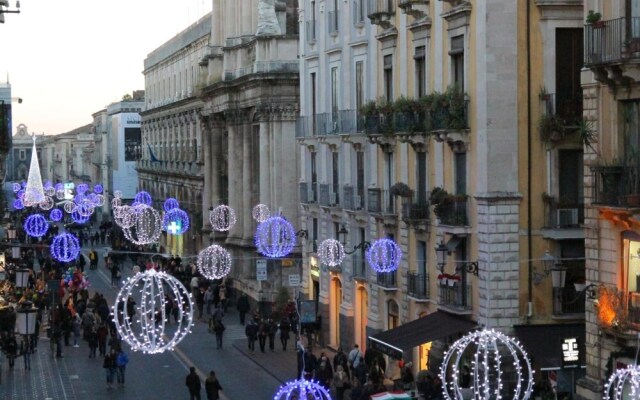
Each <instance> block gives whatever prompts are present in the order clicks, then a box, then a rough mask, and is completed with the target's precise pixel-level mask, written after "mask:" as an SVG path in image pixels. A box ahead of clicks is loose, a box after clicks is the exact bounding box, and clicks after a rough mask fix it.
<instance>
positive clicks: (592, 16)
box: [586, 10, 604, 28]
mask: <svg viewBox="0 0 640 400" xmlns="http://www.w3.org/2000/svg"><path fill="white" fill-rule="evenodd" d="M586 23H587V24H589V25H592V26H593V27H594V28H602V27H604V21H602V14H601V13H599V12H596V11H593V10H589V12H588V13H587V18H586Z"/></svg>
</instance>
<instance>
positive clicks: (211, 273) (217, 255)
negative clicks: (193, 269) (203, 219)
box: [197, 244, 231, 280]
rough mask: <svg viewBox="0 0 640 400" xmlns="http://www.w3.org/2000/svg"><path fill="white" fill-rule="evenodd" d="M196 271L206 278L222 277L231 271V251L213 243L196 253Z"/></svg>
mask: <svg viewBox="0 0 640 400" xmlns="http://www.w3.org/2000/svg"><path fill="white" fill-rule="evenodd" d="M197 266H198V271H200V273H201V274H202V276H204V277H205V278H207V279H211V280H214V279H222V278H224V277H225V276H227V275H228V274H229V272H230V271H231V253H229V252H228V251H227V250H226V249H224V248H223V247H221V246H218V245H217V244H213V245H211V246H209V247H207V248H205V249H204V250H202V251H201V252H200V253H199V254H198V260H197Z"/></svg>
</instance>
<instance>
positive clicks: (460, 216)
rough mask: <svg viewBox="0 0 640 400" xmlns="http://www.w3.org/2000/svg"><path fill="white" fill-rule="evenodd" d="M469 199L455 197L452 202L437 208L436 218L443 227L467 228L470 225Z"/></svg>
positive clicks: (449, 201)
mask: <svg viewBox="0 0 640 400" xmlns="http://www.w3.org/2000/svg"><path fill="white" fill-rule="evenodd" d="M467 200H468V198H467V197H462V196H455V197H453V198H451V199H450V200H448V201H446V202H443V203H440V204H438V205H437V206H436V210H435V212H436V216H437V217H438V218H439V219H440V223H441V224H442V225H451V226H467V225H469V219H468V212H467Z"/></svg>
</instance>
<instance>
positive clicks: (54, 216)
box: [49, 208, 62, 222]
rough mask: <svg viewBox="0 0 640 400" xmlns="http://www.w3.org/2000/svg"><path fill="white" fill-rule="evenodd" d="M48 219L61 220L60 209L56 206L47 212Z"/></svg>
mask: <svg viewBox="0 0 640 400" xmlns="http://www.w3.org/2000/svg"><path fill="white" fill-rule="evenodd" d="M49 219H50V220H52V221H53V222H58V221H60V220H62V211H60V210H59V209H57V208H54V209H53V210H51V212H50V213H49Z"/></svg>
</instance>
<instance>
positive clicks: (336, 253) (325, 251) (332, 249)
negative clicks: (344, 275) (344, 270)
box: [318, 239, 345, 267]
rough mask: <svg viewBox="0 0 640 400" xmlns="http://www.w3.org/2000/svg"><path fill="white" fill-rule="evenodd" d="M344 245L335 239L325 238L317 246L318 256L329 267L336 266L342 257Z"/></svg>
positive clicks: (340, 262)
mask: <svg viewBox="0 0 640 400" xmlns="http://www.w3.org/2000/svg"><path fill="white" fill-rule="evenodd" d="M344 256H345V254H344V246H342V243H340V242H338V241H337V240H335V239H326V240H323V241H322V243H320V246H319V247H318V258H319V259H320V261H321V262H322V263H323V264H325V265H328V266H330V267H337V266H338V265H340V264H342V260H343V259H344Z"/></svg>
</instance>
